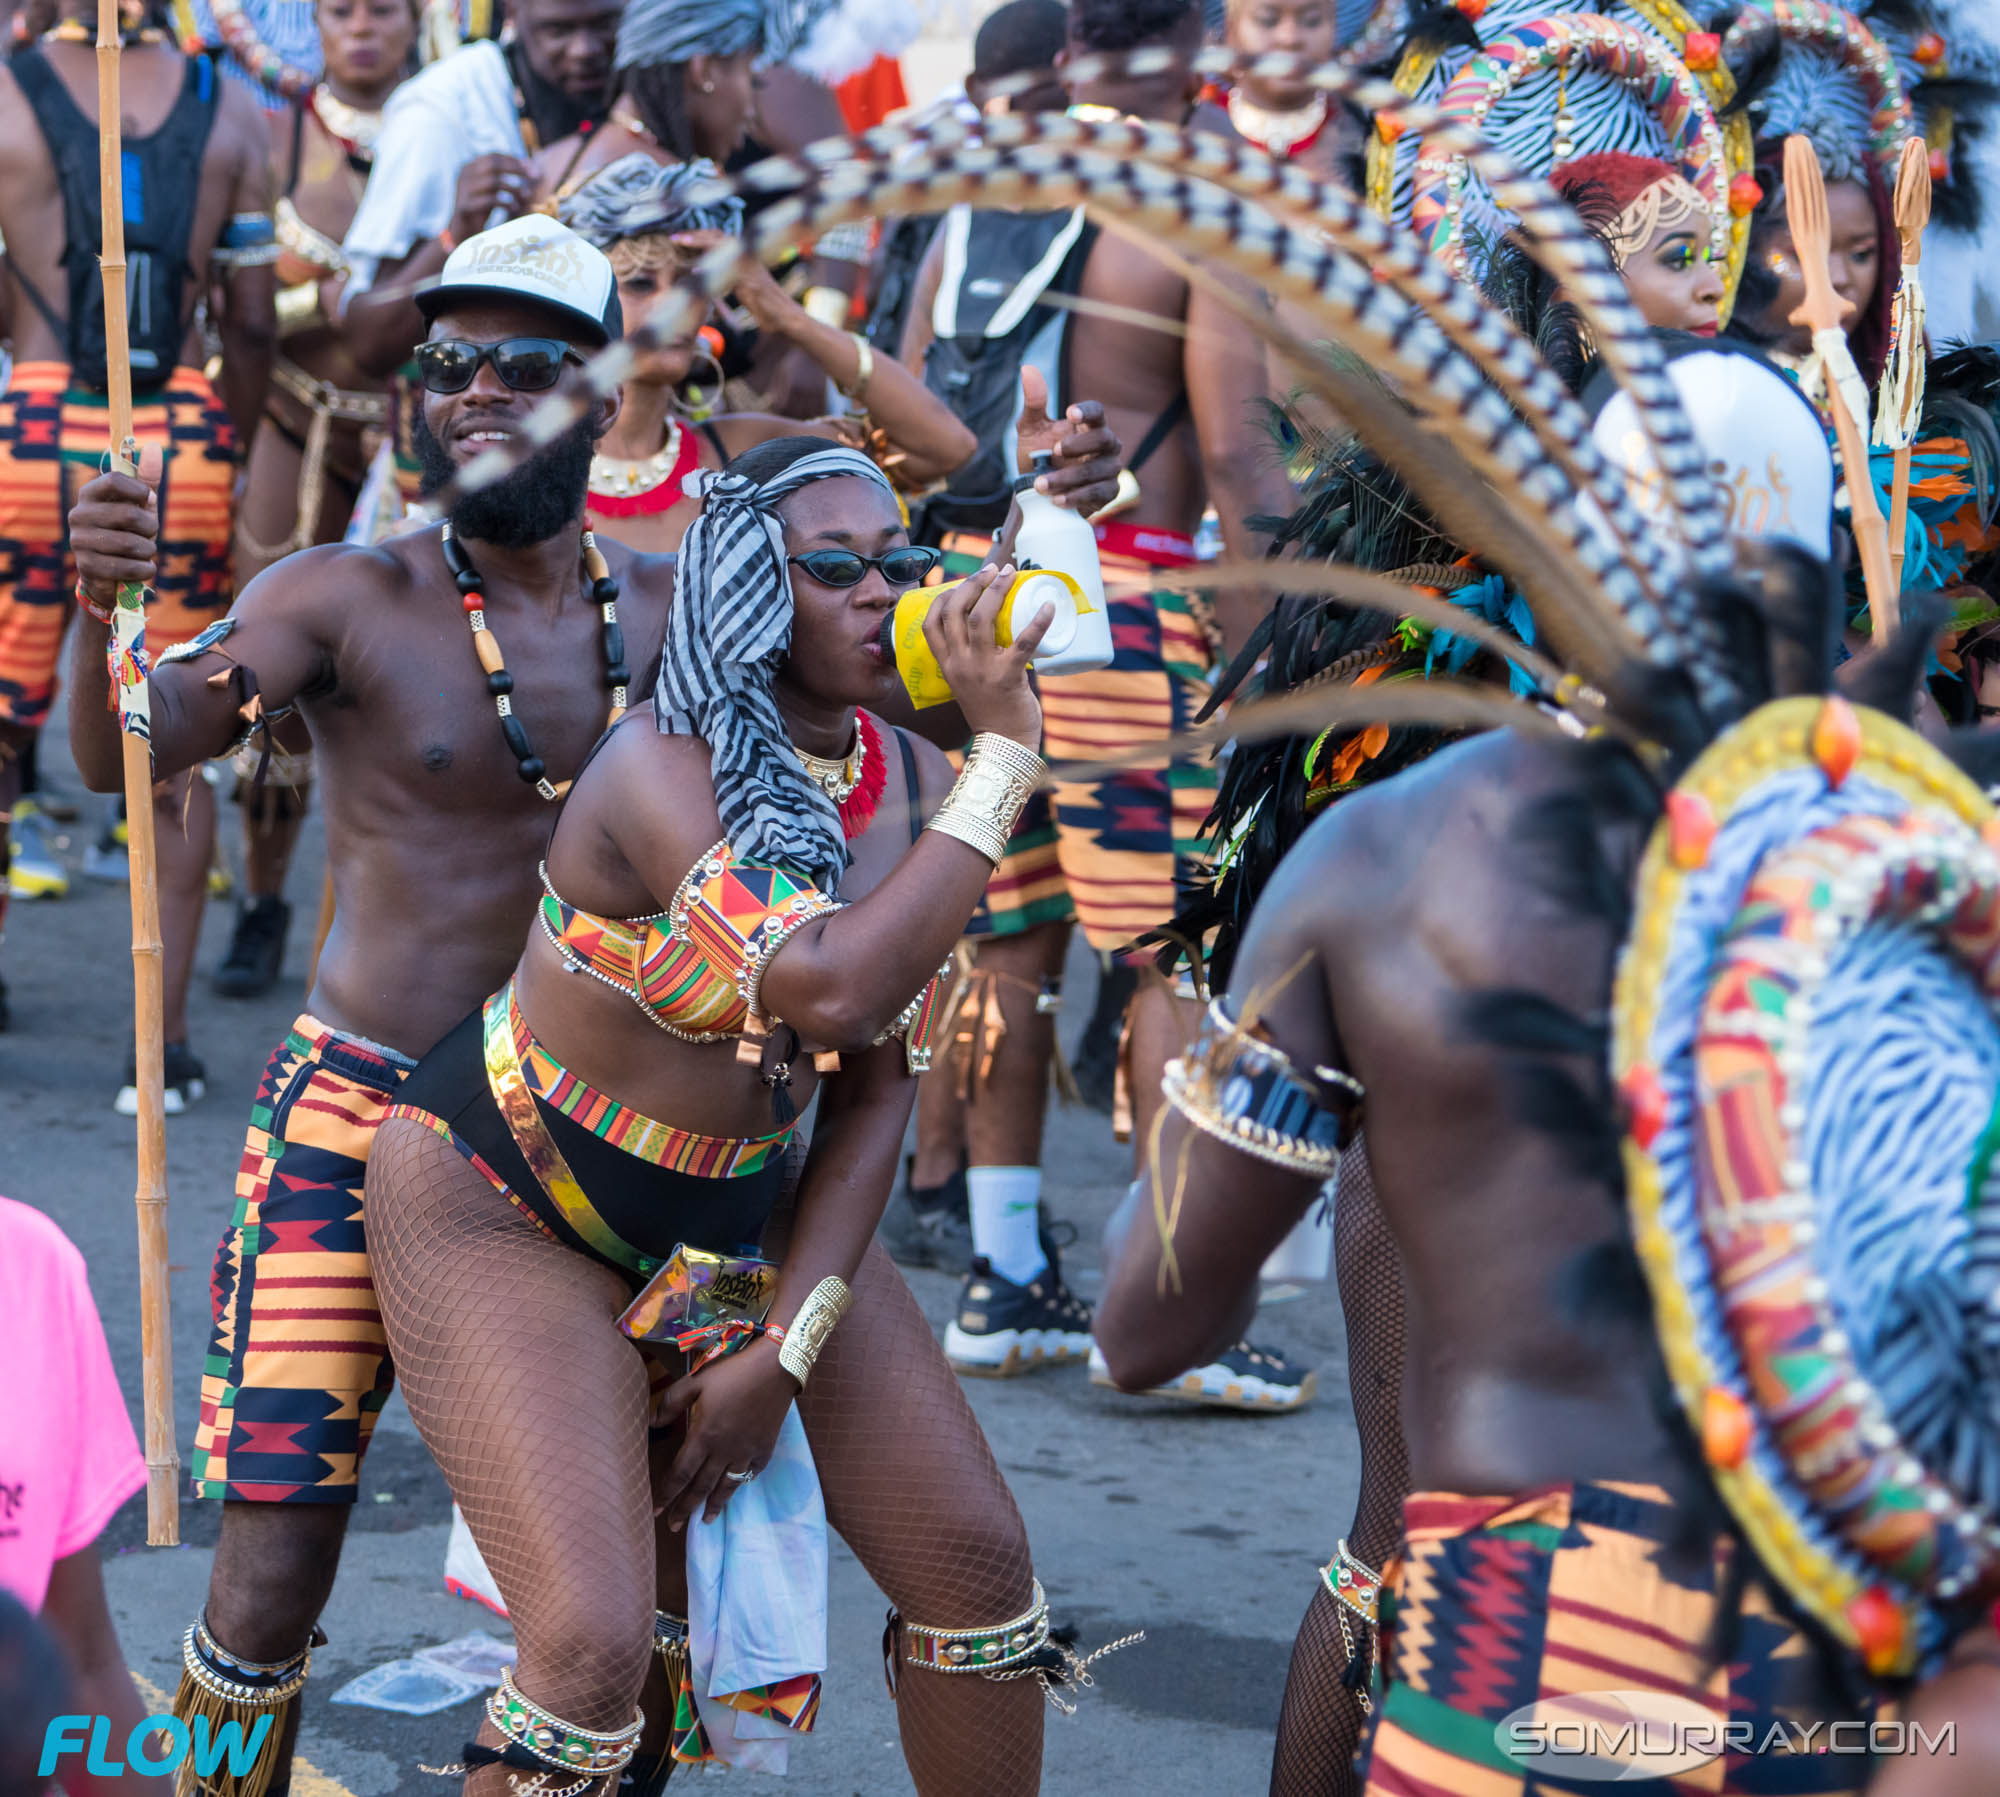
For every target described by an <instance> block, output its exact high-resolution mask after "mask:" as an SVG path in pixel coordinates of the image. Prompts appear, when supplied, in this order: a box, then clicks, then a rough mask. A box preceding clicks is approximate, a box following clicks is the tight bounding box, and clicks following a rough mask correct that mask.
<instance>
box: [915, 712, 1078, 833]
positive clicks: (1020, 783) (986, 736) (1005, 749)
mask: <svg viewBox="0 0 2000 1797" xmlns="http://www.w3.org/2000/svg"><path fill="white" fill-rule="evenodd" d="M1048 771H1049V770H1048V763H1047V762H1045V761H1043V759H1042V758H1041V757H1040V756H1039V755H1037V754H1036V753H1035V752H1034V750H1033V749H1027V748H1023V747H1022V746H1021V745H1020V744H1019V743H1017V742H1016V741H1014V739H1013V738H1012V737H1009V736H999V735H995V734H994V733H993V732H991V731H982V732H981V733H980V734H979V735H977V736H975V737H974V738H973V739H972V747H971V748H970V749H968V750H967V751H966V756H965V767H964V768H963V770H962V771H961V772H960V774H959V776H958V783H957V784H956V785H955V786H953V787H952V789H951V794H950V796H949V797H948V798H947V799H946V800H945V802H944V803H943V804H942V805H940V806H939V807H938V809H937V815H936V816H935V817H933V818H932V819H931V821H930V823H929V824H928V825H927V826H926V828H928V829H932V830H936V831H937V832H938V833H939V834H940V835H943V836H950V837H955V838H956V839H957V840H958V841H960V842H962V843H965V844H966V845H967V846H968V847H970V848H975V849H977V850H978V851H979V852H980V853H981V854H982V855H984V856H985V857H986V859H987V860H989V861H990V862H992V863H993V865H994V866H995V867H998V866H999V865H1000V862H1001V860H1002V859H1003V858H1004V857H1005V855H1006V853H1007V839H1008V838H1009V837H1010V836H1012V835H1013V834H1014V825H1015V824H1016V823H1017V822H1018V821H1019V819H1020V816H1021V809H1022V807H1023V806H1024V805H1026V804H1027V802H1028V800H1029V798H1030V797H1031V796H1032V795H1033V793H1034V791H1035V789H1036V788H1037V787H1038V786H1040V785H1041V783H1042V780H1043V778H1044V776H1045V775H1046V774H1047V773H1048Z"/></svg>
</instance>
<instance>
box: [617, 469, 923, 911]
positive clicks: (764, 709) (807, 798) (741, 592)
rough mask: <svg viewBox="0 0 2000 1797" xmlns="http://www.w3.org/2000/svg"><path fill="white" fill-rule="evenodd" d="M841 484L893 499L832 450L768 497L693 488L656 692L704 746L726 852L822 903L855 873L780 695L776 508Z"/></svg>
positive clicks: (663, 723)
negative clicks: (786, 876) (798, 876)
mask: <svg viewBox="0 0 2000 1797" xmlns="http://www.w3.org/2000/svg"><path fill="white" fill-rule="evenodd" d="M843 475H851V476H853V477H855V478H856V479H860V480H869V481H873V482H874V483H875V484H876V485H877V486H879V487H880V488H881V489H882V491H883V492H884V493H887V494H888V495H889V496H890V497H891V498H892V499H893V498H894V497H895V490H894V488H892V487H891V486H890V485H889V483H888V481H887V480H886V479H885V478H884V477H883V474H882V470H881V469H879V468H878V467H876V466H875V464H874V463H873V462H871V461H870V460H869V459H868V458H867V457H866V456H865V455H863V454H861V452H860V451H859V450H854V449H843V448H841V447H839V446H838V445H836V444H831V443H829V444H828V445H827V447H826V448H825V449H824V450H821V451H819V452H818V453H816V454H813V455H807V456H802V457H800V458H799V460H798V461H796V462H794V463H792V465H791V466H790V467H789V468H786V469H785V470H784V471H783V472H782V473H780V474H778V475H777V476H776V477H775V478H774V479H772V480H770V481H768V482H766V483H765V484H764V485H762V486H759V485H757V484H756V483H755V482H753V481H749V480H746V479H744V477H743V476H742V475H740V474H730V473H728V472H727V471H724V472H721V473H715V472H708V471H705V472H703V473H701V474H698V475H693V476H691V477H690V478H689V480H688V482H687V487H688V491H689V493H690V494H691V495H696V496H698V497H699V498H700V499H701V502H702V505H701V511H700V513H699V514H698V515H697V516H696V518H695V521H694V522H693V523H692V524H691V525H689V526H688V533H687V535H686V537H684V538H683V539H682V541H681V556H680V576H679V584H678V587H677V588H676V590H675V593H674V603H673V607H672V609H671V610H670V611H669V612H668V614H667V640H666V646H665V648H664V649H663V650H662V652H661V656H660V683H659V685H658V687H657V688H655V689H654V693H653V718H654V721H655V722H656V723H657V724H658V725H659V727H660V729H661V730H663V731H665V732H666V733H667V734H668V735H670V736H672V735H688V736H698V737H700V738H701V739H702V740H703V741H704V742H706V743H707V744H708V746H709V750H710V753H711V755H712V757H713V767H714V777H715V804H716V809H717V810H718V811H719V812H720V813H721V814H722V827H723V829H724V830H725V831H727V832H728V835H729V844H730V847H731V848H733V849H734V850H735V851H736V853H737V854H738V855H740V856H742V857H744V858H745V859H748V860H757V861H771V862H778V863H781V864H782V865H784V866H785V867H788V868H791V869H792V870H793V871H795V872H798V873H803V874H809V875H810V876H811V877H812V879H813V882H814V884H815V885H817V886H818V887H819V888H820V890H821V891H822V892H826V893H832V892H834V891H836V890H838V887H839V883H840V876H841V874H842V873H843V872H844V871H845V870H846V867H847V859H848V857H847V841H846V838H845V837H844V836H842V834H841V830H840V813H839V812H838V811H836V810H835V809H834V806H833V801H832V800H831V799H829V798H828V797H827V796H826V794H825V793H824V792H822V791H821V790H820V789H819V787H818V786H816V785H815V784H814V783H813V782H812V781H811V780H810V779H808V778H807V777H806V771H805V769H804V768H803V767H802V766H800V764H799V759H798V757H797V756H796V755H795V754H794V753H793V752H792V741H791V738H790V737H789V736H788V735H787V734H786V732H785V721H784V719H783V718H782V717H780V716H779V714H778V702H777V699H776V698H775V696H774V695H773V690H772V688H773V680H774V677H775V676H776V674H777V670H778V665H779V663H780V662H781V661H782V660H783V658H784V655H785V652H786V651H787V650H788V649H789V648H790V647H791V643H792V583H791V570H790V569H789V568H788V567H787V566H786V565H785V527H784V522H783V520H782V519H780V518H779V516H778V512H777V508H778V505H779V503H780V502H781V501H782V500H784V499H786V498H788V497H789V496H790V495H791V494H793V493H796V492H797V491H798V490H799V489H800V488H801V487H803V486H806V485H807V484H809V483H810V482H812V481H816V480H834V479H837V478H839V477H840V476H843Z"/></svg>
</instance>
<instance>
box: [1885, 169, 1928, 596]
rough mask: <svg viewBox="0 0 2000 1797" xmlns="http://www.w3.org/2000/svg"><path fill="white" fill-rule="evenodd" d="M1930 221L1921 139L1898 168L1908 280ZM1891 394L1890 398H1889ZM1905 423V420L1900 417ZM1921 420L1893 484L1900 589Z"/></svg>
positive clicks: (1910, 347) (1919, 334) (1919, 337)
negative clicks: (1912, 459) (1912, 462)
mask: <svg viewBox="0 0 2000 1797" xmlns="http://www.w3.org/2000/svg"><path fill="white" fill-rule="evenodd" d="M1930 222H1931V156H1930V149H1929V146H1928V145H1926V144H1925V142H1924V140H1923V139H1922V138H1921V137H1912V138H1910V139H1909V140H1908V141H1907V142H1905V143H1904V145H1903V160H1902V162H1901V163H1900V164H1899V165H1898V167H1897V169H1896V235H1897V237H1898V238H1900V239H1901V240H1902V249H1903V276H1902V278H1903V280H1904V281H1906V282H1910V281H1915V280H1917V279H1919V276H1918V274H1917V264H1918V263H1919V262H1921V261H1922V260H1923V259H1924V227H1925V226H1926V225H1927V224H1929V223H1930ZM1913 334H1914V336H1915V338H1916V341H1915V342H1914V343H1905V344H1904V345H1903V346H1902V351H1901V353H1902V354H1903V355H1905V356H1908V357H1910V358H1911V364H1910V365H1911V367H1912V368H1914V369H1917V370H1921V369H1922V368H1923V365H1924V342H1923V329H1922V325H1921V322H1919V323H1918V327H1917V329H1916V330H1915V332H1914V333H1913ZM1914 378H1915V380H1916V382H1917V385H1916V387H1915V389H1914V400H1913V405H1912V410H1913V411H1921V409H1922V405H1923V384H1922V382H1923V376H1922V374H1921V372H1919V373H1918V374H1917V375H1916V376H1915V377H1914ZM1885 397H1886V396H1885ZM1899 422H1900V421H1899ZM1916 430H1917V421H1916V419H1915V417H1912V418H1911V419H1910V420H1909V432H1908V435H1909V439H1910V440H1909V441H1906V442H1902V443H1898V444H1897V445H1896V472H1895V476H1894V478H1893V480H1892V481H1891V482H1890V486H1889V567H1890V571H1891V572H1892V573H1893V574H1894V575H1895V577H1896V591H1897V592H1899V593H1900V592H1901V591H1902V590H1903V543H1904V538H1905V537H1906V536H1907V535H1908V533H1909V526H1910V452H1911V451H1912V450H1913V449H1915V448H1916V443H1915V437H1916Z"/></svg>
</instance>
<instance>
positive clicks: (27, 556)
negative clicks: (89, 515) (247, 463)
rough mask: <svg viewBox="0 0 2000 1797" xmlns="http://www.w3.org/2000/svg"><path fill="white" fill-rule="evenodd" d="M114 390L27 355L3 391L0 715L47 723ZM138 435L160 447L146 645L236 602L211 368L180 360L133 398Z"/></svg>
mask: <svg viewBox="0 0 2000 1797" xmlns="http://www.w3.org/2000/svg"><path fill="white" fill-rule="evenodd" d="M108 416H109V402H108V401H107V399H106V397H105V396H104V395H103V394H101V393H92V392H89V391H87V390H85V389H82V388H75V387H72V386H71V385H70V378H69V369H68V367H67V366H66V365H64V364H63V363H61V362H23V363H21V364H19V365H18V366H17V367H16V368H15V370H14V373H13V378H12V380H11V381H10V382H9V384H8V388H7V391H6V393H5V394H0V721H4V722H8V723H12V724H17V725H20V726H21V727H23V728H26V729H33V728H36V727H38V726H39V725H41V724H42V723H43V722H44V721H45V720H46V719H47V717H48V714H49V707H50V705H51V703H52V702H53V700H54V698H55V690H56V664H57V661H58V659H59V658H60V656H61V653H62V639H63V631H64V628H65V626H66V625H67V624H68V622H69V612H70V606H71V603H72V597H71V596H72V595H73V594H74V592H75V590H76V564H75V562H74V560H73V559H72V558H71V555H70V548H69V508H70V506H71V505H72V504H74V503H75V500H76V495H77V493H78V491H79V490H80V489H81V488H82V486H83V484H84V482H85V481H87V480H88V479H90V477H91V476H92V475H93V474H95V473H97V471H98V470H99V469H100V468H102V467H103V466H104V456H105V453H106V451H107V449H108V448H109V446H110V430H109V426H108ZM132 434H133V436H134V437H136V438H137V439H138V441H139V444H140V446H141V447H142V448H157V449H158V450H159V451H160V452H161V456H162V469H161V475H160V489H159V500H160V543H159V564H160V571H159V575H158V577H157V579H156V580H155V582H154V590H153V594H152V596H151V598H150V599H149V600H148V602H147V607H146V647H147V650H148V651H149V652H150V653H151V654H154V655H157V654H158V653H159V652H160V651H161V650H162V649H170V648H172V647H173V646H174V645H175V644H176V643H184V642H186V641H187V640H188V638H189V637H191V636H194V635H195V634H197V633H198V632H199V631H200V630H202V629H203V628H204V627H205V626H206V625H209V624H212V623H213V622H214V621H215V620H216V619H217V618H219V617H221V616H222V615H223V614H224V613H225V612H227V611H228V610H229V607H230V604H231V602H232V601H233V600H234V599H235V597H236V585H235V578H234V576H233V574H232V573H231V569H230V549H231V545H232V541H233V538H234V533H235V522H236V520H235V486H236V433H235V431H234V429H233V428H232V426H231V425H230V422H229V414H228V412H227V411H226V410H225V409H224V408H223V405H222V401H221V399H220V398H219V397H218V396H217V394H216V391H215V389H214V387H213V386H212V385H211V384H210V383H209V380H208V377H207V376H206V375H204V374H203V373H202V372H201V370H200V369H198V368H176V369H175V370H174V372H173V374H172V375H171V376H170V377H169V379H168V381H167V384H166V385H165V386H164V387H162V388H160V389H159V390H158V391H157V392H154V393H152V394H148V395H144V396H138V397H135V399H134V403H133V407H132Z"/></svg>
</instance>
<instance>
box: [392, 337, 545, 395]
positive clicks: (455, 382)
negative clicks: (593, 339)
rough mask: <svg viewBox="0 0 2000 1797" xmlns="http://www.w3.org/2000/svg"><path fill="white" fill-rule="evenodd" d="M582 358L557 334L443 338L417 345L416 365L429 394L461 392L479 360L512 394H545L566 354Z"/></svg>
mask: <svg viewBox="0 0 2000 1797" xmlns="http://www.w3.org/2000/svg"><path fill="white" fill-rule="evenodd" d="M570 356H576V359H577V360H578V361H579V362H581V361H582V360H583V358H582V357H581V356H577V355H576V351H575V350H573V349H571V348H570V346H569V345H568V344H567V343H565V342H563V340H562V339H561V338H560V337H508V338H506V339H505V340H503V341H502V342H499V343H467V342H465V341H464V340H463V339H461V338H457V337H445V338H441V339H439V340H437V341H435V342H429V343H419V344H418V345H417V367H418V369H419V370H420V371H421V372H422V374H423V377H424V386H425V388H426V390H427V391H429V392H432V393H463V392H464V391H465V390H466V388H468V387H469V386H471V385H472V383H473V381H474V379H476V378H477V376H478V374H479V365H480V363H482V362H491V363H492V364H493V372H494V373H495V374H497V375H498V376H499V377H500V378H501V380H503V381H504V382H506V384H507V385H508V386H509V387H511V388H513V389H514V391H515V392H516V393H546V392H547V391H548V390H549V388H551V387H553V386H554V385H555V384H556V380H557V378H558V377H559V376H560V375H561V374H562V365H563V361H564V359H565V358H566V357H570Z"/></svg>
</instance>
